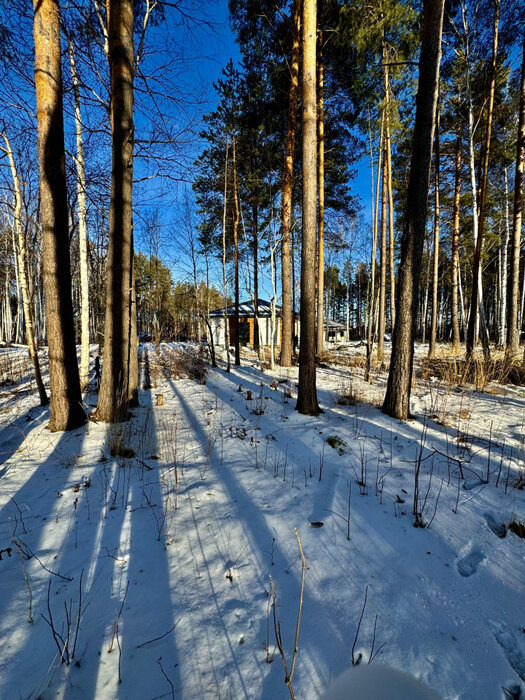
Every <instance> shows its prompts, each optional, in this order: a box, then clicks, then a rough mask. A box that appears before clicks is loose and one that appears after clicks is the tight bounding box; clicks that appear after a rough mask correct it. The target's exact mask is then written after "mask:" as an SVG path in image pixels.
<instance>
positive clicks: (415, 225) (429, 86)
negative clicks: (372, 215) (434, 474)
mask: <svg viewBox="0 0 525 700" xmlns="http://www.w3.org/2000/svg"><path fill="white" fill-rule="evenodd" d="M444 4H445V0H425V1H424V4H423V28H422V39H421V57H420V60H419V83H418V91H417V97H416V121H415V126H414V135H413V140H412V157H411V162H410V177H409V183H408V192H407V204H406V213H405V221H404V226H403V236H402V241H401V264H400V267H399V279H398V285H397V297H396V325H395V328H394V336H393V342H392V357H391V361H390V371H389V375H388V383H387V390H386V396H385V400H384V403H383V411H384V412H385V413H388V414H389V415H391V416H393V417H394V418H399V419H401V420H406V419H407V418H408V417H409V415H410V390H411V382H412V369H413V360H414V336H415V324H416V316H417V295H418V294H417V293H418V288H419V277H420V270H421V258H422V255H423V243H424V240H425V227H426V219H427V198H428V187H429V179H430V162H431V157H432V141H433V135H434V124H435V118H436V105H437V96H438V87H439V67H440V62H441V34H442V27H443V9H444Z"/></svg>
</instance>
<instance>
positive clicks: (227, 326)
mask: <svg viewBox="0 0 525 700" xmlns="http://www.w3.org/2000/svg"><path fill="white" fill-rule="evenodd" d="M228 151H229V144H228V142H226V154H225V158H224V196H223V203H222V284H223V287H224V344H225V346H226V371H227V372H230V371H231V363H230V321H229V318H228V282H227V279H226V207H227V203H228Z"/></svg>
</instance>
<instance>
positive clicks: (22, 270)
mask: <svg viewBox="0 0 525 700" xmlns="http://www.w3.org/2000/svg"><path fill="white" fill-rule="evenodd" d="M2 136H3V139H4V141H5V149H4V148H0V150H3V151H4V152H6V153H7V158H8V160H9V167H10V169H11V176H12V178H13V187H14V194H15V211H14V221H15V231H16V250H15V257H16V261H17V269H18V277H19V280H20V291H21V292H22V307H23V310H24V321H25V331H26V340H27V347H28V349H29V357H30V359H31V362H32V363H33V368H34V370H35V382H36V387H37V390H38V396H39V398H40V405H41V406H47V405H48V403H49V399H48V397H47V393H46V390H45V387H44V382H43V380H42V373H41V371H40V362H39V361H38V347H37V343H36V339H35V329H34V323H33V312H32V309H31V298H30V294H29V285H28V283H27V245H26V241H25V237H24V233H23V230H22V191H21V189H20V179H19V177H18V171H17V169H16V163H15V159H14V156H13V151H12V149H11V144H10V143H9V139H8V137H7V134H6V133H5V132H4V133H3V134H2Z"/></svg>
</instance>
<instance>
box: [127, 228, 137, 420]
mask: <svg viewBox="0 0 525 700" xmlns="http://www.w3.org/2000/svg"><path fill="white" fill-rule="evenodd" d="M133 250H134V242H133V229H132V231H131V274H130V280H129V285H130V304H131V307H130V318H129V360H128V362H129V381H128V405H129V406H130V407H134V406H138V405H139V338H138V333H137V290H136V286H135V255H134V254H133Z"/></svg>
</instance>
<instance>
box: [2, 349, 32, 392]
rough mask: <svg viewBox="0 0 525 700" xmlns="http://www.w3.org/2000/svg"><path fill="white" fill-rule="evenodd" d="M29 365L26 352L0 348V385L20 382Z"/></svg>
mask: <svg viewBox="0 0 525 700" xmlns="http://www.w3.org/2000/svg"><path fill="white" fill-rule="evenodd" d="M29 365H30V363H29V357H28V355H27V353H24V352H21V353H18V352H12V351H9V350H1V349H0V386H10V385H14V384H18V383H19V382H21V381H22V379H23V378H24V377H25V376H26V374H27V371H28V368H29Z"/></svg>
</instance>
